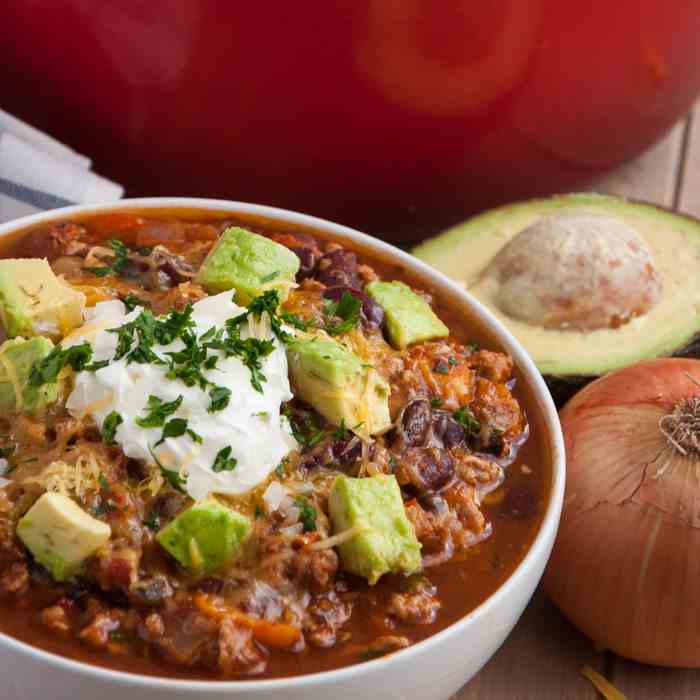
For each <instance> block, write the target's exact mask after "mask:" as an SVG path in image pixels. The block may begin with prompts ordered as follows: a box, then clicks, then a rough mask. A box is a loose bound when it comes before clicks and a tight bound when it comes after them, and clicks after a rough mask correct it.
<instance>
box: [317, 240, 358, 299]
mask: <svg viewBox="0 0 700 700" xmlns="http://www.w3.org/2000/svg"><path fill="white" fill-rule="evenodd" d="M318 280H319V282H323V284H325V285H326V286H327V287H335V286H344V287H352V288H353V289H359V288H360V286H361V285H360V277H359V275H358V274H357V255H355V253H353V252H352V251H351V250H345V249H344V248H337V249H336V250H332V251H331V252H330V253H326V254H325V255H324V256H323V257H322V258H321V260H320V261H319V264H318Z"/></svg>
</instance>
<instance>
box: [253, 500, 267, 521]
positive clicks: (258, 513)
mask: <svg viewBox="0 0 700 700" xmlns="http://www.w3.org/2000/svg"><path fill="white" fill-rule="evenodd" d="M263 515H265V511H264V510H263V509H262V506H261V505H260V504H259V503H258V504H256V506H255V517H256V518H262V517H263Z"/></svg>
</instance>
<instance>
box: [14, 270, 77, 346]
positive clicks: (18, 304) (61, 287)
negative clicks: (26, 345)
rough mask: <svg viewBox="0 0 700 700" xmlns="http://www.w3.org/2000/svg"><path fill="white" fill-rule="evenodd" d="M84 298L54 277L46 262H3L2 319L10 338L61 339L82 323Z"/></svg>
mask: <svg viewBox="0 0 700 700" xmlns="http://www.w3.org/2000/svg"><path fill="white" fill-rule="evenodd" d="M84 306H85V295H84V294H81V293H80V292H77V291H75V290H74V289H72V288H71V287H70V286H68V285H67V284H66V283H65V282H64V281H63V280H61V279H59V278H58V277H56V275H54V273H53V270H52V269H51V267H50V266H49V263H48V262H47V261H46V260H41V259H39V258H20V259H12V258H8V259H5V260H0V318H1V319H2V323H3V325H4V326H5V330H6V331H7V335H8V336H9V337H10V338H14V337H15V336H18V335H21V336H24V337H27V338H28V337H32V336H35V335H43V336H47V337H49V338H60V337H62V336H64V335H66V334H67V333H69V332H70V331H71V330H73V329H74V328H76V327H77V326H79V325H80V324H81V323H82V322H83V308H84Z"/></svg>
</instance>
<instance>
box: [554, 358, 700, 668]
mask: <svg viewBox="0 0 700 700" xmlns="http://www.w3.org/2000/svg"><path fill="white" fill-rule="evenodd" d="M560 417H561V422H562V428H563V431H564V439H565V444H566V458H567V486H566V497H565V502H564V510H563V515H562V520H561V526H560V529H559V534H558V537H557V541H556V544H555V547H554V551H553V554H552V558H551V560H550V562H549V566H548V569H547V573H546V575H545V579H544V581H545V588H546V590H547V592H548V593H549V595H550V596H551V597H552V599H553V600H554V602H555V603H556V604H557V606H558V607H559V608H560V609H561V610H562V612H563V613H564V614H565V615H566V616H567V617H568V618H569V619H570V620H571V621H572V622H573V623H574V624H575V625H576V626H577V627H578V628H579V629H580V630H581V631H583V632H584V633H585V634H586V635H588V636H589V637H591V638H592V639H593V640H594V641H595V642H597V643H598V644H599V645H600V646H602V647H604V648H606V649H610V650H612V651H614V652H616V653H617V654H620V655H622V656H626V657H628V658H631V659H635V660H638V661H642V662H646V663H653V664H659V665H665V666H688V667H698V666H700V361H697V360H690V359H680V358H666V359H660V360H652V361H650V362H642V363H640V364H637V365H634V366H632V367H628V368H626V369H623V370H620V371H618V372H613V373H612V374H610V375H607V376H605V377H602V378H601V379H598V380H596V381H595V382H593V383H592V384H589V385H588V386H587V387H585V388H584V389H583V390H582V391H581V392H580V393H579V394H577V395H576V396H575V397H574V398H573V399H572V400H571V401H569V403H568V404H567V405H566V406H565V407H564V409H563V410H562V411H561V415H560Z"/></svg>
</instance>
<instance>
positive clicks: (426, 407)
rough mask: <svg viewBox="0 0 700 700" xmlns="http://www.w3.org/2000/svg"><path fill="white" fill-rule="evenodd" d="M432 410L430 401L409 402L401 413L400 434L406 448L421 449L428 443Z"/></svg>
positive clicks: (415, 400) (416, 400)
mask: <svg viewBox="0 0 700 700" xmlns="http://www.w3.org/2000/svg"><path fill="white" fill-rule="evenodd" d="M431 417H432V409H431V408H430V402H429V401H428V399H414V400H413V401H409V402H408V403H407V404H406V405H405V406H404V409H403V411H402V412H401V422H400V428H399V432H400V435H401V438H402V441H403V443H404V445H406V447H419V446H421V445H426V444H427V443H428V438H429V437H430V435H429V431H430V423H431Z"/></svg>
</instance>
